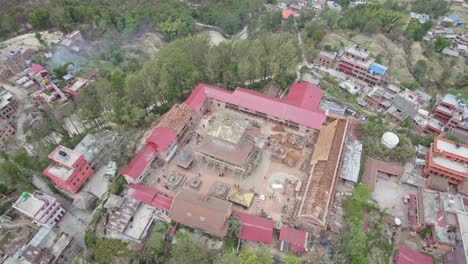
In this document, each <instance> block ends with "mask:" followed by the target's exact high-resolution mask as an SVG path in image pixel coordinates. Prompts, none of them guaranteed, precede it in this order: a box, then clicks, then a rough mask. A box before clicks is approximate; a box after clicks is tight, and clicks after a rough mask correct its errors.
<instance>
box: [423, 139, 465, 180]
mask: <svg viewBox="0 0 468 264" xmlns="http://www.w3.org/2000/svg"><path fill="white" fill-rule="evenodd" d="M467 164H468V146H467V145H463V144H459V143H455V142H453V141H450V140H447V139H444V138H440V137H436V138H435V139H434V143H432V144H431V147H430V149H429V153H428V154H427V155H426V164H425V165H424V168H423V170H422V174H423V176H425V177H428V176H429V175H431V174H433V175H437V176H440V177H444V178H446V179H448V181H449V183H450V184H453V185H458V184H460V183H462V182H463V181H464V180H465V179H467V178H468V167H467Z"/></svg>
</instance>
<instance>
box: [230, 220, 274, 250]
mask: <svg viewBox="0 0 468 264" xmlns="http://www.w3.org/2000/svg"><path fill="white" fill-rule="evenodd" d="M234 217H235V218H237V220H239V222H240V224H241V225H242V229H241V232H240V234H239V238H240V239H242V240H247V241H254V242H260V243H264V244H270V243H271V241H272V240H273V226H274V223H273V221H272V220H268V219H265V218H263V217H259V216H254V215H250V214H245V213H239V212H235V213H234Z"/></svg>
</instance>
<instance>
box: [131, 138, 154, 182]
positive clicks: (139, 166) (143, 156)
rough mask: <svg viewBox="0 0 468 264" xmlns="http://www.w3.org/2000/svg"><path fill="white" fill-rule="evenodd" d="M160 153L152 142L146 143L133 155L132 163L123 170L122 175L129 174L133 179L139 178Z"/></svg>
mask: <svg viewBox="0 0 468 264" xmlns="http://www.w3.org/2000/svg"><path fill="white" fill-rule="evenodd" d="M157 153H158V151H157V149H156V147H155V146H153V145H151V144H145V145H144V146H143V148H142V149H141V150H140V151H138V153H137V154H136V155H135V157H133V159H132V160H131V161H130V163H129V164H128V165H127V167H126V168H125V170H123V172H122V175H124V176H128V177H130V178H132V179H135V180H136V179H138V178H139V177H140V176H141V175H142V174H143V172H144V171H145V170H146V168H148V166H149V165H150V164H151V162H153V160H154V158H156V154H157Z"/></svg>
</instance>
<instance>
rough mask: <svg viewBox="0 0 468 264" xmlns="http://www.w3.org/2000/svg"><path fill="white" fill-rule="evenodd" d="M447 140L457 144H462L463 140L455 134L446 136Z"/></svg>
mask: <svg viewBox="0 0 468 264" xmlns="http://www.w3.org/2000/svg"><path fill="white" fill-rule="evenodd" d="M445 138H446V139H448V140H450V141H453V142H456V143H462V141H461V139H460V138H458V137H457V136H455V135H453V134H447V135H445Z"/></svg>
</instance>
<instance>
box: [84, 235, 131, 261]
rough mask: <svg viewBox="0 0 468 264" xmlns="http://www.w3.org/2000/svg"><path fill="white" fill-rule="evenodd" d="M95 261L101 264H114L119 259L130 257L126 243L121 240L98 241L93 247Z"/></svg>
mask: <svg viewBox="0 0 468 264" xmlns="http://www.w3.org/2000/svg"><path fill="white" fill-rule="evenodd" d="M93 255H94V259H95V260H96V262H97V263H99V264H107V263H109V264H110V263H114V261H115V260H116V259H118V258H125V257H130V256H131V253H130V251H129V250H128V245H127V243H126V242H124V241H123V240H120V239H98V240H97V241H96V245H94V246H93Z"/></svg>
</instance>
